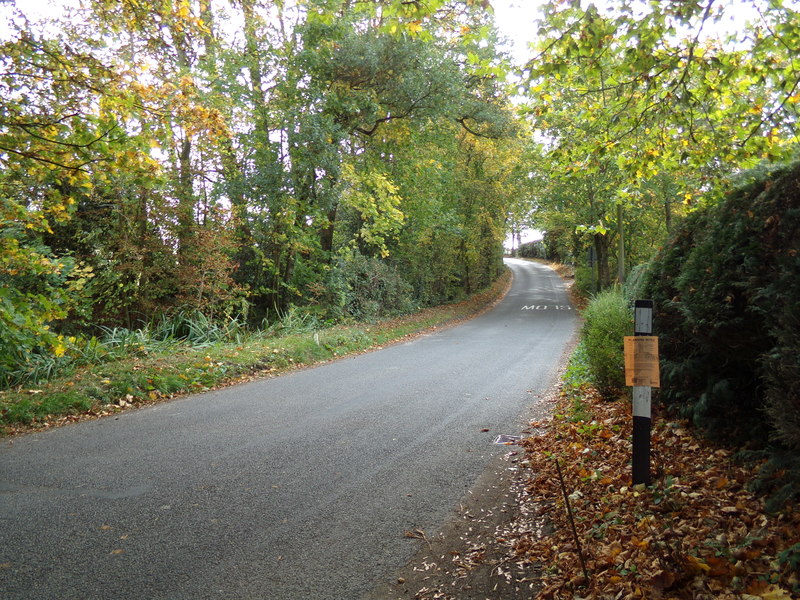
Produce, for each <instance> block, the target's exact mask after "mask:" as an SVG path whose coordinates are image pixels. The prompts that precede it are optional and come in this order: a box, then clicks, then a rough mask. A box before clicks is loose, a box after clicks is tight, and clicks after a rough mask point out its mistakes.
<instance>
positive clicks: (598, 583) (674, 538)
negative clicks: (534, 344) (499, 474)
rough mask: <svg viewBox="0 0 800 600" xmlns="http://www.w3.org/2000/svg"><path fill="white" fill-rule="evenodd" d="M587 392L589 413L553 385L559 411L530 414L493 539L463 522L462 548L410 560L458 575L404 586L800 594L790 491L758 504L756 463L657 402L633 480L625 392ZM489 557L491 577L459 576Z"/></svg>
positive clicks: (434, 592)
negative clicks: (640, 476) (781, 501)
mask: <svg viewBox="0 0 800 600" xmlns="http://www.w3.org/2000/svg"><path fill="white" fill-rule="evenodd" d="M584 395H585V398H584V402H585V404H586V405H587V406H588V407H589V409H590V414H589V415H588V419H583V420H575V419H570V418H569V417H567V416H566V415H568V414H569V410H570V409H569V406H570V404H571V403H572V400H573V399H572V398H567V396H566V395H565V394H559V395H558V397H557V398H553V397H552V396H551V397H550V399H549V400H548V401H549V402H551V403H552V402H554V403H555V406H554V410H553V413H554V414H555V415H556V416H555V417H554V418H553V419H550V420H547V421H541V422H537V423H531V426H530V429H529V430H530V431H532V432H535V435H534V436H532V437H526V438H523V439H522V440H521V441H520V442H519V445H520V446H522V448H523V449H524V451H523V452H521V453H520V455H519V456H517V457H515V458H514V459H513V462H514V463H515V468H516V469H518V470H519V472H518V474H517V475H515V477H514V479H515V482H516V483H515V487H516V488H517V489H516V507H515V510H514V511H513V512H514V514H513V517H512V518H510V520H507V521H504V522H503V523H502V524H501V525H500V526H498V527H497V528H496V530H495V531H494V534H493V539H492V540H491V541H490V542H489V543H487V542H486V539H485V536H484V538H483V539H480V540H478V541H477V542H476V543H472V544H471V543H470V537H471V535H473V533H472V532H470V533H467V535H466V536H465V537H464V539H463V542H464V546H465V549H461V550H458V551H452V552H450V555H451V556H450V557H449V558H450V561H451V565H449V566H446V567H443V565H442V562H443V561H439V564H435V563H428V564H424V565H417V566H416V567H415V568H416V569H424V570H426V571H433V570H438V571H439V572H440V574H441V572H443V571H446V572H447V576H448V577H450V578H451V579H452V580H451V582H450V583H444V582H442V580H441V579H442V578H441V576H440V577H439V578H438V579H439V580H438V581H437V582H436V583H437V585H430V586H426V587H422V588H421V589H420V588H417V591H416V594H415V595H413V596H409V595H405V596H404V597H413V598H416V599H451V600H458V599H464V598H479V597H480V598H500V597H503V598H506V597H509V598H511V597H513V598H523V597H524V598H536V599H538V600H551V599H552V600H560V599H590V598H591V599H597V600H632V599H638V598H642V599H653V600H684V599H686V600H688V599H691V600H710V599H721V600H734V599H736V600H759V599H760V600H791V599H793V598H800V511H798V509H797V508H796V507H794V506H792V505H788V504H787V505H786V506H784V508H783V510H781V511H780V512H776V513H767V512H766V511H765V509H764V501H763V499H762V498H760V497H758V496H757V495H755V494H754V493H752V492H751V491H749V490H748V487H747V486H748V483H750V482H752V481H754V480H755V478H756V473H757V472H758V470H759V465H758V464H753V463H749V464H742V463H739V462H737V461H735V460H734V456H733V452H732V451H731V450H729V449H727V448H721V447H719V446H715V445H713V444H712V443H710V442H708V441H706V440H703V439H701V438H699V437H697V435H696V434H695V432H693V431H692V430H690V428H689V425H688V424H687V423H686V422H682V421H675V420H666V419H664V418H662V416H661V415H660V414H658V410H657V407H655V406H654V413H655V414H654V419H653V431H652V460H651V474H652V484H651V485H649V486H644V485H637V486H632V485H631V465H630V461H631V436H632V415H631V409H630V403H629V402H627V401H625V400H618V401H612V402H608V401H603V400H601V399H600V397H599V395H598V394H596V392H594V391H593V390H584ZM558 467H560V468H561V471H562V474H563V479H564V489H565V490H566V494H565V493H564V491H563V490H562V488H561V485H560V482H559V475H558ZM520 482H521V483H520ZM565 496H566V497H567V498H568V499H569V504H570V507H571V511H572V516H573V519H572V520H571V521H572V522H570V519H569V517H568V513H567V506H566V502H565ZM573 525H574V531H575V534H576V535H577V540H576V537H575V535H574V534H573V529H572V527H573ZM576 541H577V542H578V543H577V544H576ZM579 547H580V552H579V550H578V548H579ZM442 558H444V557H442ZM487 564H488V566H489V567H490V569H491V578H489V580H488V582H485V585H484V586H483V587H484V588H485V589H481V590H478V589H474V588H473V589H469V587H468V586H464V585H463V584H459V581H464V580H465V579H466V578H468V577H469V576H470V573H471V572H474V571H476V570H478V569H481V568H482V569H486V567H487ZM582 564H583V565H585V568H586V572H585V574H584V571H583V566H582ZM465 590H468V591H465ZM509 590H516V591H514V592H510V591H509ZM411 591H412V592H413V591H414V590H411Z"/></svg>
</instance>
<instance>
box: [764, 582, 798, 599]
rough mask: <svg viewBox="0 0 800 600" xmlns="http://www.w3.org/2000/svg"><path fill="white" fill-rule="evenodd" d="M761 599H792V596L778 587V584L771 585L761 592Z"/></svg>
mask: <svg viewBox="0 0 800 600" xmlns="http://www.w3.org/2000/svg"><path fill="white" fill-rule="evenodd" d="M759 597H760V598H761V600H791V599H792V596H791V595H790V594H789V592H787V591H786V590H784V589H782V588H780V587H778V586H777V585H771V586H769V587H768V588H767V589H766V590H765V591H763V592H761V593H760V594H759Z"/></svg>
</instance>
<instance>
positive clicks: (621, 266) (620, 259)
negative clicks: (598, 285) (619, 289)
mask: <svg viewBox="0 0 800 600" xmlns="http://www.w3.org/2000/svg"><path fill="white" fill-rule="evenodd" d="M623 213H624V209H623V207H622V202H620V203H619V204H617V230H618V232H619V240H618V243H619V248H618V251H617V279H618V280H619V283H620V285H625V222H624V221H623Z"/></svg>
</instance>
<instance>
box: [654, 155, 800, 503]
mask: <svg viewBox="0 0 800 600" xmlns="http://www.w3.org/2000/svg"><path fill="white" fill-rule="evenodd" d="M798 247H800V164H797V165H794V166H793V167H788V168H783V169H780V170H777V171H775V172H774V173H772V174H771V175H769V176H766V177H764V178H762V179H759V180H757V181H754V182H753V183H751V184H749V185H746V186H744V187H742V188H739V189H737V190H735V191H734V192H732V193H730V194H729V195H728V196H727V197H726V198H725V199H724V200H723V201H722V202H721V203H719V204H718V205H709V206H706V207H704V208H703V209H702V210H699V211H697V212H695V213H693V214H691V215H690V216H689V218H688V219H687V220H686V222H685V224H684V226H682V227H681V228H680V229H679V231H677V232H676V235H675V237H674V239H673V241H672V243H671V244H670V245H668V246H667V247H665V249H664V250H663V251H662V252H661V254H660V255H659V256H658V257H657V258H656V259H655V260H654V261H653V264H652V266H651V268H650V270H649V272H648V273H647V276H646V283H645V286H644V290H645V294H647V295H648V296H650V297H652V298H653V299H654V300H655V303H656V315H655V322H656V324H657V328H658V331H659V332H660V338H661V344H660V349H661V356H662V362H661V365H662V366H661V382H662V390H661V393H660V398H661V401H662V402H664V403H665V404H666V405H667V406H668V407H670V408H673V409H675V410H677V411H679V412H680V413H681V414H683V415H685V416H687V417H689V418H691V419H692V420H693V421H694V423H695V424H696V425H698V426H700V427H702V428H703V429H704V430H706V431H707V432H708V434H709V435H711V436H713V437H716V438H719V439H725V440H727V441H734V440H736V441H739V442H740V443H743V442H749V443H753V444H757V445H761V446H763V445H765V444H767V443H768V442H770V441H773V442H776V443H778V444H780V445H782V446H783V447H785V448H793V449H795V450H796V449H797V448H798V447H800V394H798V389H799V388H800V386H798V382H800V362H798V356H800V342H799V341H798V340H800V321H799V320H798V317H797V315H798V314H800V301H798V293H800V287H798V281H800V257H798V253H797V252H798V251H797V248H798ZM778 455H779V452H778V449H776V450H774V451H773V456H774V457H777V456H778ZM775 460H777V459H775ZM784 471H785V473H789V475H787V477H789V478H792V477H794V478H798V475H797V469H796V468H792V469H788V468H787V469H785V470H784ZM791 473H795V474H794V475H792V474H791ZM775 493H777V492H775ZM786 493H790V495H791V494H795V493H797V487H795V488H791V489H790V492H787V491H786V490H784V491H783V492H781V494H783V495H784V497H785V495H786Z"/></svg>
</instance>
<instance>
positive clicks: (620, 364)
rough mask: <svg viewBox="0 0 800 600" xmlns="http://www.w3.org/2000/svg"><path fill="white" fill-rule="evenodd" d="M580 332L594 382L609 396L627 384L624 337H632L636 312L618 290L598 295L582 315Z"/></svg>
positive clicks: (601, 391) (606, 291)
mask: <svg viewBox="0 0 800 600" xmlns="http://www.w3.org/2000/svg"><path fill="white" fill-rule="evenodd" d="M583 316H584V319H585V323H584V325H583V330H582V332H581V338H582V342H583V344H584V346H585V349H586V359H587V361H588V363H589V372H590V374H591V380H592V383H593V384H594V386H595V387H596V388H597V390H598V391H599V392H600V393H601V394H602V395H603V396H606V397H609V396H611V395H613V394H614V393H616V392H618V391H619V390H620V389H621V388H623V387H624V385H625V360H624V355H623V338H624V337H625V336H626V335H633V312H632V310H631V308H630V306H629V305H628V303H627V302H626V301H625V297H624V295H623V293H622V290H621V289H620V288H619V287H614V288H609V289H607V290H605V291H602V292H600V293H599V294H597V295H596V296H595V297H594V298H592V300H591V301H590V302H589V305H588V306H587V307H586V310H585V311H584V313H583Z"/></svg>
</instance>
